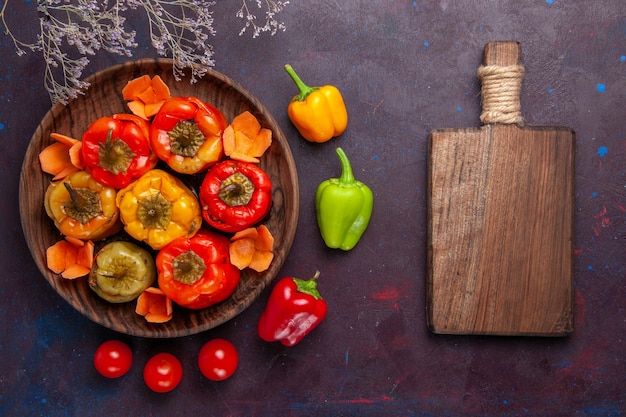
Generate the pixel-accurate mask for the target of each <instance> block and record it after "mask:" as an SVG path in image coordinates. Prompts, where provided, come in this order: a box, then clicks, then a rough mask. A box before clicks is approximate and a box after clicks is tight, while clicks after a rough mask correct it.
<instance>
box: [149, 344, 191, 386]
mask: <svg viewBox="0 0 626 417" xmlns="http://www.w3.org/2000/svg"><path fill="white" fill-rule="evenodd" d="M181 379H183V366H182V365H181V363H180V361H179V360H178V359H177V358H176V356H174V355H172V354H171V353H157V354H156V355H154V356H153V357H151V358H150V359H148V362H146V366H145V367H144V368H143V380H144V381H145V382H146V385H147V386H148V388H150V389H151V390H152V391H154V392H170V391H171V390H173V389H174V388H176V387H177V386H178V384H179V383H180V381H181Z"/></svg>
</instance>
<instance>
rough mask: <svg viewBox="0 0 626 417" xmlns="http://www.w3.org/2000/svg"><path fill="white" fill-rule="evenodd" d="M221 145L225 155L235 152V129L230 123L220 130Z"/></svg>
mask: <svg viewBox="0 0 626 417" xmlns="http://www.w3.org/2000/svg"><path fill="white" fill-rule="evenodd" d="M222 145H223V147H224V153H225V154H226V155H227V156H228V155H230V154H231V153H233V152H235V129H233V127H232V126H230V125H229V126H228V127H226V129H224V132H222Z"/></svg>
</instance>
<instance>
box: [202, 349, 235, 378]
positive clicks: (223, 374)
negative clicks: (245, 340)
mask: <svg viewBox="0 0 626 417" xmlns="http://www.w3.org/2000/svg"><path fill="white" fill-rule="evenodd" d="M238 364H239V354H238V353H237V349H236V348H235V346H233V344H232V343H230V342H229V341H228V340H225V339H213V340H211V341H209V342H207V343H205V344H204V346H202V348H201V349H200V353H199V354H198V366H199V367H200V372H202V375H204V376H205V377H207V378H208V379H210V380H212V381H223V380H225V379H227V378H230V377H231V376H232V374H234V373H235V371H236V370H237V365H238Z"/></svg>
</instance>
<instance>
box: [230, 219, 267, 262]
mask: <svg viewBox="0 0 626 417" xmlns="http://www.w3.org/2000/svg"><path fill="white" fill-rule="evenodd" d="M273 250H274V236H272V234H271V232H270V230H269V229H268V228H267V226H265V225H260V226H259V227H257V228H254V227H250V228H247V229H244V230H242V231H240V232H237V233H235V234H234V235H233V237H231V242H230V248H229V254H230V263H232V264H233V265H235V266H236V267H237V268H239V269H245V268H251V269H254V270H255V271H258V272H262V271H265V270H267V269H268V268H269V266H270V264H271V263H272V260H273V259H274V252H273Z"/></svg>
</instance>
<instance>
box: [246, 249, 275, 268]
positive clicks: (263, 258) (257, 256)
mask: <svg viewBox="0 0 626 417" xmlns="http://www.w3.org/2000/svg"><path fill="white" fill-rule="evenodd" d="M273 259H274V254H273V253H272V252H262V251H256V252H254V255H253V256H252V260H251V261H250V266H249V268H250V269H254V270H255V271H257V272H263V271H266V270H267V269H268V268H269V267H270V264H271V263H272V260H273Z"/></svg>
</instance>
